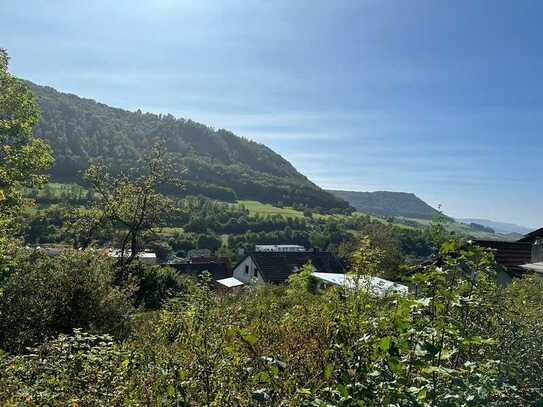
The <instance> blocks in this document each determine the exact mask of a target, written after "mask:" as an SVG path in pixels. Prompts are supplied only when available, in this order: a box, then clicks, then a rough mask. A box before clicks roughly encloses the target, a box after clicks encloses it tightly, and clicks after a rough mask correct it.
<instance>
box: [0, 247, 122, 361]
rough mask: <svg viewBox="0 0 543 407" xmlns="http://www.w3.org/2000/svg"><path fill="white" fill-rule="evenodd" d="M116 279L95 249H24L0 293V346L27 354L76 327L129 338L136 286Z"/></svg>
mask: <svg viewBox="0 0 543 407" xmlns="http://www.w3.org/2000/svg"><path fill="white" fill-rule="evenodd" d="M113 278H114V270H113V267H112V265H111V262H110V261H109V259H107V258H104V257H103V256H99V255H96V254H93V253H91V252H78V251H72V250H67V251H64V252H62V253H61V254H60V255H58V256H55V257H49V256H47V254H46V253H45V252H44V251H41V250H29V249H19V250H18V251H17V252H16V253H15V256H14V259H13V262H12V265H11V268H10V271H9V274H8V277H7V278H6V279H5V281H4V283H3V287H2V292H1V293H0V349H4V350H7V351H10V352H22V351H24V349H25V348H26V347H27V346H33V345H35V344H38V343H40V342H41V341H42V340H44V339H45V338H47V337H53V336H56V335H58V334H59V333H70V332H72V330H73V329H74V328H82V329H84V330H87V331H90V332H97V333H106V332H107V333H112V334H115V335H117V336H118V337H121V338H122V337H125V336H126V335H127V334H128V324H129V321H130V315H131V313H132V310H133V307H132V305H131V294H132V291H133V289H132V288H131V287H127V288H119V287H114V286H113V285H112V282H113Z"/></svg>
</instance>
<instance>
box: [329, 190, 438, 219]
mask: <svg viewBox="0 0 543 407" xmlns="http://www.w3.org/2000/svg"><path fill="white" fill-rule="evenodd" d="M328 192H330V193H332V194H333V195H335V196H336V197H338V198H341V199H344V200H346V201H347V202H349V204H351V206H353V207H354V208H356V209H357V210H358V211H361V212H366V213H372V214H375V215H380V216H402V217H405V218H415V219H432V218H433V217H434V216H436V215H439V212H438V211H437V210H436V209H434V208H432V207H431V206H430V205H428V204H427V203H426V202H424V201H423V200H422V199H420V198H419V197H418V196H416V195H415V194H412V193H407V192H389V191H376V192H358V191H332V190H329V191H328Z"/></svg>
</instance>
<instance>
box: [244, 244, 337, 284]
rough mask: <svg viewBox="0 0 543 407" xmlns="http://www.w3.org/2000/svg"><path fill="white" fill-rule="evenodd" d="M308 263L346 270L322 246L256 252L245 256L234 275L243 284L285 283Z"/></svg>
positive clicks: (333, 270) (322, 268)
mask: <svg viewBox="0 0 543 407" xmlns="http://www.w3.org/2000/svg"><path fill="white" fill-rule="evenodd" d="M308 263H311V265H312V267H313V271H316V272H321V273H344V272H345V267H344V265H343V263H342V262H341V261H339V260H338V259H337V258H336V257H334V256H333V255H332V254H330V253H328V252H324V251H320V250H319V249H312V250H309V251H303V252H302V251H294V252H284V251H275V252H273V251H261V252H257V251H255V252H253V253H250V254H248V255H247V256H245V257H244V258H243V259H242V260H241V261H240V262H239V263H238V264H237V265H236V266H235V267H234V273H233V277H234V278H235V279H237V280H238V281H241V282H243V283H249V282H266V283H282V282H285V281H286V280H288V278H289V277H290V276H291V274H293V273H296V272H298V271H299V270H301V268H302V267H303V266H304V265H305V264H308Z"/></svg>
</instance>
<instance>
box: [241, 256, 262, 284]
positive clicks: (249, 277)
mask: <svg viewBox="0 0 543 407" xmlns="http://www.w3.org/2000/svg"><path fill="white" fill-rule="evenodd" d="M245 266H248V267H249V273H248V274H247V273H246V272H245V269H246V268H245ZM255 271H256V273H257V277H255ZM234 278H237V279H238V280H239V281H243V282H244V283H248V282H252V281H258V282H263V281H264V280H263V278H262V275H261V274H260V272H258V270H257V268H256V265H255V262H254V261H253V258H252V257H251V256H248V257H246V258H245V260H243V261H242V262H241V263H239V264H238V265H237V267H236V268H235V269H234Z"/></svg>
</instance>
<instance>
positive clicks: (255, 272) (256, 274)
mask: <svg viewBox="0 0 543 407" xmlns="http://www.w3.org/2000/svg"><path fill="white" fill-rule="evenodd" d="M253 275H254V276H255V277H258V271H257V270H256V269H255V270H254V272H253Z"/></svg>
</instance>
